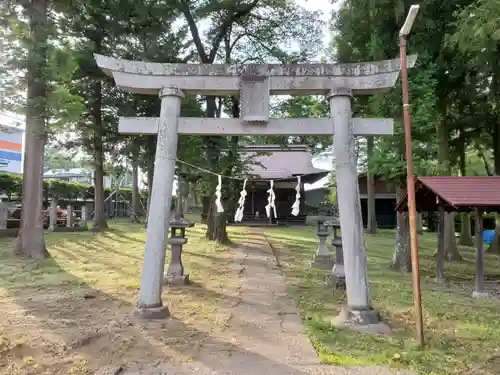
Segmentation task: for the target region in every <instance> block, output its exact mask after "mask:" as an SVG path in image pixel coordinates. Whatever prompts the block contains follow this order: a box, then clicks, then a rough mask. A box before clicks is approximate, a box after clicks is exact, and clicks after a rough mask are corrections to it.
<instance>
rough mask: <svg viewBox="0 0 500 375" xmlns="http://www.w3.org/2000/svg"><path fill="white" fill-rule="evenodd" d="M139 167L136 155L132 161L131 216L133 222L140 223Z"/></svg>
mask: <svg viewBox="0 0 500 375" xmlns="http://www.w3.org/2000/svg"><path fill="white" fill-rule="evenodd" d="M139 211H140V209H139V165H138V163H137V157H136V156H135V155H134V160H132V209H131V212H130V216H131V219H132V221H133V222H136V221H138V218H139Z"/></svg>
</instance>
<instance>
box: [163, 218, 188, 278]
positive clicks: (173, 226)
mask: <svg viewBox="0 0 500 375" xmlns="http://www.w3.org/2000/svg"><path fill="white" fill-rule="evenodd" d="M169 227H170V238H169V239H168V244H169V245H170V249H171V252H172V257H171V259H170V264H169V266H168V269H167V274H166V275H165V280H164V281H165V283H166V284H169V285H183V284H187V283H188V282H189V275H188V274H184V266H183V265H182V246H184V245H185V244H186V243H187V241H188V239H187V238H186V228H191V227H194V223H193V222H190V221H187V220H185V219H184V218H183V217H182V215H181V214H179V213H177V214H175V215H174V216H173V217H172V218H171V219H170V221H169Z"/></svg>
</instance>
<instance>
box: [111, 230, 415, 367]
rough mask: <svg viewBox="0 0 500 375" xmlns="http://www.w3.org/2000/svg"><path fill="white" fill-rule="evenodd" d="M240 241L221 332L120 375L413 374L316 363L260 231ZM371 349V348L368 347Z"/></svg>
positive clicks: (235, 251)
mask: <svg viewBox="0 0 500 375" xmlns="http://www.w3.org/2000/svg"><path fill="white" fill-rule="evenodd" d="M245 238H246V243H245V244H244V245H243V246H240V247H237V248H234V249H233V250H232V252H233V253H232V254H231V259H232V266H231V267H232V274H231V276H230V277H235V278H240V280H241V283H240V285H241V288H240V290H239V302H238V303H235V304H234V305H233V306H232V311H231V318H230V319H229V320H228V322H227V324H226V328H225V329H224V330H223V331H219V332H213V333H212V337H210V338H208V339H207V340H205V342H203V343H202V344H201V347H200V348H199V350H197V355H196V356H195V357H194V358H192V361H189V362H188V363H173V361H172V362H170V361H168V362H167V361H165V362H163V363H157V364H155V365H154V366H153V365H152V366H151V367H144V366H141V367H140V368H136V369H133V368H129V369H128V370H125V371H123V372H120V374H124V375H160V374H164V375H191V374H192V375H306V374H316V375H416V374H414V373H410V372H399V373H395V372H392V371H391V370H390V369H388V368H386V367H378V366H367V367H349V368H344V367H337V366H327V365H321V364H320V360H319V358H318V356H317V354H316V351H315V350H314V348H313V346H312V344H311V342H310V341H309V338H308V337H307V335H306V333H305V330H304V328H303V327H302V323H301V319H300V316H299V313H298V311H297V309H296V307H295V305H294V303H293V301H292V300H291V298H289V297H288V296H287V294H286V290H285V280H284V277H283V275H282V271H281V269H280V268H279V267H278V266H277V263H278V262H277V259H276V258H275V256H274V255H273V252H272V250H271V248H270V246H269V244H268V242H267V240H266V238H265V236H264V235H263V233H262V230H261V229H258V228H248V230H247V231H246V233H245ZM373 350H377V348H373Z"/></svg>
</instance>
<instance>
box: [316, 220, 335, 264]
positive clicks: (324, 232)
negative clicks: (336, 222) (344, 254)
mask: <svg viewBox="0 0 500 375" xmlns="http://www.w3.org/2000/svg"><path fill="white" fill-rule="evenodd" d="M329 219H330V218H329V217H326V216H316V217H314V218H313V220H314V221H316V235H317V236H318V238H319V245H318V249H317V250H316V254H315V255H314V261H313V262H312V264H311V266H312V267H314V268H320V269H324V270H331V269H332V267H333V257H332V254H330V252H329V251H328V248H327V247H326V239H327V238H328V227H327V226H326V225H325V222H326V221H327V220H329Z"/></svg>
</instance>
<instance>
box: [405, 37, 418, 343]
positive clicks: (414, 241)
mask: <svg viewBox="0 0 500 375" xmlns="http://www.w3.org/2000/svg"><path fill="white" fill-rule="evenodd" d="M399 50H400V57H401V80H402V86H403V118H404V128H405V148H406V162H407V185H406V186H407V189H408V191H407V193H408V211H409V215H410V246H411V270H412V289H413V304H414V308H415V325H416V327H415V328H416V330H417V341H418V343H419V344H420V345H424V327H423V325H424V324H423V316H422V296H421V291H420V265H419V260H418V234H417V208H416V203H415V177H414V175H413V156H412V153H413V151H412V137H411V115H410V104H409V95H408V69H407V65H406V38H405V36H404V35H400V38H399Z"/></svg>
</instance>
